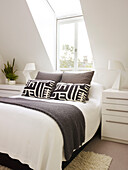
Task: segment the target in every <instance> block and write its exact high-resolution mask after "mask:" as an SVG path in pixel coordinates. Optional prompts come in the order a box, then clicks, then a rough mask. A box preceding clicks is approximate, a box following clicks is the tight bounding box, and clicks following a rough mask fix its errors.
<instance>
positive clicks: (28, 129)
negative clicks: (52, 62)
mask: <svg viewBox="0 0 128 170" xmlns="http://www.w3.org/2000/svg"><path fill="white" fill-rule="evenodd" d="M98 90H99V91H98ZM101 90H102V87H101V86H99V85H96V84H95V86H94V87H93V86H92V87H91V89H90V94H89V98H90V99H89V101H87V103H86V104H84V103H80V102H69V101H68V102H67V101H56V100H52V101H51V100H46V101H48V102H61V103H67V104H72V105H75V106H77V107H78V108H79V109H80V110H81V111H82V113H83V115H84V117H85V122H86V129H85V142H87V141H89V140H90V139H91V138H92V137H93V135H94V134H95V132H96V130H97V128H98V126H99V123H100V97H101ZM29 99H31V100H39V99H35V98H29ZM0 152H2V153H7V154H8V155H9V156H10V157H12V158H15V159H18V160H20V161H21V162H22V163H26V164H28V165H29V166H30V167H31V168H32V169H34V170H61V163H62V160H64V155H63V137H62V134H61V131H60V129H59V127H58V125H57V123H56V122H55V121H54V120H53V119H52V118H50V117H49V116H47V115H46V114H43V113H41V112H39V111H35V110H31V109H26V108H24V107H20V106H14V105H9V104H3V103H0Z"/></svg>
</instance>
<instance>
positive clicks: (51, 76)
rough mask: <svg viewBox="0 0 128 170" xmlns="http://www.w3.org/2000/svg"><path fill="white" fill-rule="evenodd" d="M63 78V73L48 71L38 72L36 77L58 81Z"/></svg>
mask: <svg viewBox="0 0 128 170" xmlns="http://www.w3.org/2000/svg"><path fill="white" fill-rule="evenodd" d="M61 78H62V73H52V72H51V73H48V72H40V71H39V72H38V73H37V76H36V78H35V79H38V80H53V81H55V82H56V83H57V82H59V81H60V80H61Z"/></svg>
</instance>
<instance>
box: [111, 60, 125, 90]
mask: <svg viewBox="0 0 128 170" xmlns="http://www.w3.org/2000/svg"><path fill="white" fill-rule="evenodd" d="M108 70H118V71H119V73H118V76H117V78H116V80H115V81H114V84H113V86H112V89H115V90H119V89H120V81H121V73H122V71H125V68H124V65H123V64H122V63H121V62H120V61H117V60H109V61H108Z"/></svg>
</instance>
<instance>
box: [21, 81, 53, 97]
mask: <svg viewBox="0 0 128 170" xmlns="http://www.w3.org/2000/svg"><path fill="white" fill-rule="evenodd" d="M54 88H55V81H52V80H28V82H27V84H26V86H25V87H24V90H23V93H22V96H28V97H36V98H45V99H48V98H50V96H51V92H52V91H53V89H54Z"/></svg>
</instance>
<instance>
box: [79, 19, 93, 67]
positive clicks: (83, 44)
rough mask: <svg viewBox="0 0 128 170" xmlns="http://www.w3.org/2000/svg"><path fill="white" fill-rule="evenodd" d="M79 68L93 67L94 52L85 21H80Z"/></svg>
mask: <svg viewBox="0 0 128 170" xmlns="http://www.w3.org/2000/svg"><path fill="white" fill-rule="evenodd" d="M77 55H78V57H77V59H78V68H84V69H86V68H92V66H93V62H92V53H91V48H90V44H89V40H88V35H87V31H86V27H85V23H84V21H81V22H78V49H77Z"/></svg>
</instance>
